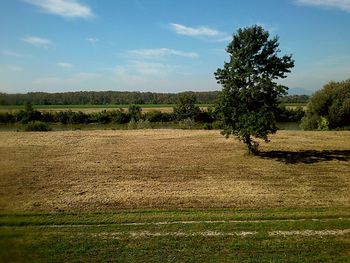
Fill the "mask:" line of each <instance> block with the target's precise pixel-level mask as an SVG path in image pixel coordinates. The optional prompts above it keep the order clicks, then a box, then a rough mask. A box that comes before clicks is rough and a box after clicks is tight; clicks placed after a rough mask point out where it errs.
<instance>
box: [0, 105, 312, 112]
mask: <svg viewBox="0 0 350 263" xmlns="http://www.w3.org/2000/svg"><path fill="white" fill-rule="evenodd" d="M282 105H283V106H285V107H287V108H290V109H296V108H298V107H302V108H303V109H306V103H282ZM129 106H130V105H129V104H107V105H33V108H34V109H36V110H39V111H41V112H57V111H67V110H71V111H81V112H84V113H91V112H100V111H103V110H107V111H108V110H115V109H124V110H127V109H128V107H129ZM138 106H140V107H141V108H142V111H143V112H149V111H155V110H156V111H161V112H172V111H173V107H174V106H175V104H138ZM197 106H199V107H200V108H201V109H206V108H208V107H211V106H213V104H197ZM23 109H24V106H23V105H0V112H14V111H19V110H23Z"/></svg>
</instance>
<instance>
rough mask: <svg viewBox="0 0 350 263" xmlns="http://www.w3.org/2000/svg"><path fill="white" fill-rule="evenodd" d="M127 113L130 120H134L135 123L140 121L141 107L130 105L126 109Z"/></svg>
mask: <svg viewBox="0 0 350 263" xmlns="http://www.w3.org/2000/svg"><path fill="white" fill-rule="evenodd" d="M128 113H129V115H130V119H134V120H135V121H138V120H139V119H141V107H140V106H138V105H130V106H129V108H128Z"/></svg>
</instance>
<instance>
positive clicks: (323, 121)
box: [317, 116, 329, 131]
mask: <svg viewBox="0 0 350 263" xmlns="http://www.w3.org/2000/svg"><path fill="white" fill-rule="evenodd" d="M317 130H319V131H328V130H329V121H328V120H327V118H325V117H322V116H321V118H320V120H319V121H318V125H317Z"/></svg>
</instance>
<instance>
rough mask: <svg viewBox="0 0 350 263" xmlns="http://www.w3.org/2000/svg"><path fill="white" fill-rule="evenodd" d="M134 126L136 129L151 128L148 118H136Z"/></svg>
mask: <svg viewBox="0 0 350 263" xmlns="http://www.w3.org/2000/svg"><path fill="white" fill-rule="evenodd" d="M136 128H137V129H152V125H151V122H150V121H148V120H145V121H144V120H142V119H140V120H138V121H137V123H136Z"/></svg>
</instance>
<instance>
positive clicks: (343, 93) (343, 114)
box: [301, 79, 350, 130]
mask: <svg viewBox="0 0 350 263" xmlns="http://www.w3.org/2000/svg"><path fill="white" fill-rule="evenodd" d="M301 127H302V128H303V129H304V130H316V129H318V130H325V129H335V128H342V127H350V79H348V80H346V81H342V82H330V83H328V84H327V85H325V86H324V87H323V89H321V90H319V91H317V92H316V93H315V94H314V95H313V96H312V97H311V98H310V102H309V104H308V107H307V112H306V116H305V118H304V119H303V121H302V124H301Z"/></svg>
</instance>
